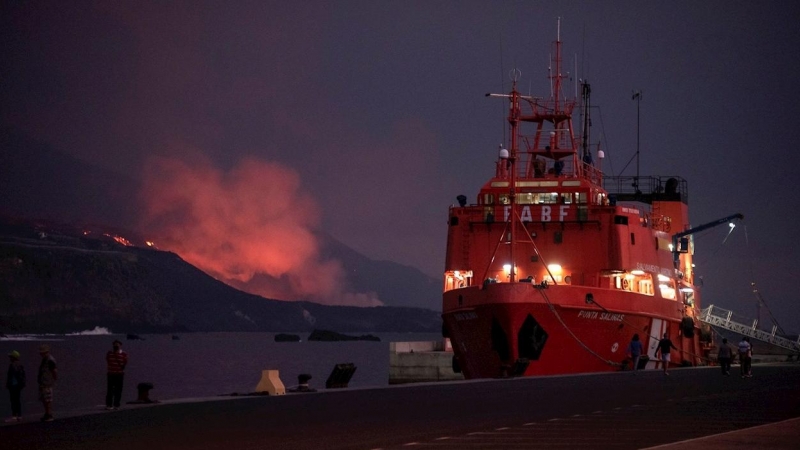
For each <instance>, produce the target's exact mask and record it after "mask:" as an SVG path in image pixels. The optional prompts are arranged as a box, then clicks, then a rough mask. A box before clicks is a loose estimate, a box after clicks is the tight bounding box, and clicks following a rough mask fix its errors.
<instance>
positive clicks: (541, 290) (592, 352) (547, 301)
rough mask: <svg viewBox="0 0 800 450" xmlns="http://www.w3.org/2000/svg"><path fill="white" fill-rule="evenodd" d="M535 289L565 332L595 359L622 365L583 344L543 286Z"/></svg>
mask: <svg viewBox="0 0 800 450" xmlns="http://www.w3.org/2000/svg"><path fill="white" fill-rule="evenodd" d="M536 290H538V291H539V293H540V294H542V297H543V298H544V301H545V302H546V303H547V306H548V307H549V308H550V311H551V312H552V313H553V314H554V315H555V316H556V319H558V321H559V322H561V325H562V326H563V327H564V329H565V330H567V333H569V334H570V336H572V338H573V339H575V342H577V343H578V344H579V345H580V346H581V347H583V348H584V349H585V350H586V351H587V352H589V353H591V354H592V355H594V356H595V357H597V359H599V360H601V361H603V362H604V363H606V364H608V365H610V366H617V367H622V363H618V362H615V361H611V360H610V359H606V358H604V357H603V356H601V355H600V354H599V353H597V352H595V351H594V350H592V349H591V348H589V346H588V345H586V344H584V343H583V341H581V340H580V339H579V338H578V336H576V335H575V333H573V332H572V330H570V328H569V327H568V326H567V324H566V323H565V322H564V319H562V318H561V315H560V314H559V313H558V311H556V308H555V306H553V303H552V302H551V301H550V298H549V297H547V294H545V292H544V290H545V288H536Z"/></svg>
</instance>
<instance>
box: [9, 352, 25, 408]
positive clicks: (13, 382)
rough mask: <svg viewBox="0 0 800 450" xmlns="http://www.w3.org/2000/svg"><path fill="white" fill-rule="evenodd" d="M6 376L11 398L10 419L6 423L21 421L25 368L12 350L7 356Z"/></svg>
mask: <svg viewBox="0 0 800 450" xmlns="http://www.w3.org/2000/svg"><path fill="white" fill-rule="evenodd" d="M8 359H9V364H8V374H7V376H6V389H8V394H9V396H10V397H11V417H9V418H8V419H6V422H21V421H22V401H21V396H22V388H24V387H25V367H23V366H22V363H20V362H19V352H18V351H16V350H14V351H13V352H11V353H9V354H8Z"/></svg>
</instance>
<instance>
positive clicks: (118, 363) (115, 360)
mask: <svg viewBox="0 0 800 450" xmlns="http://www.w3.org/2000/svg"><path fill="white" fill-rule="evenodd" d="M111 345H112V349H111V350H109V351H108V353H106V364H107V365H108V374H107V376H106V380H107V384H106V409H107V410H109V411H110V410H112V409H119V402H120V399H121V398H122V383H123V381H124V379H125V366H126V365H127V364H128V354H127V353H125V352H124V351H122V342H120V341H118V340H115V341H114V342H113V343H112V344H111Z"/></svg>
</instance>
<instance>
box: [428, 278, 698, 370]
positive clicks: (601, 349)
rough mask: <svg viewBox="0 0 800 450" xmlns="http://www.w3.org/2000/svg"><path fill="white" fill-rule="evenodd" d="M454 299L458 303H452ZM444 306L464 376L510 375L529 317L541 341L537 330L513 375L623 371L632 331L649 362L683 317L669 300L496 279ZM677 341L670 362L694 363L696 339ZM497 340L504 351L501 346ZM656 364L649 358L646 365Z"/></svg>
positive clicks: (460, 292) (448, 298)
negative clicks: (661, 340)
mask: <svg viewBox="0 0 800 450" xmlns="http://www.w3.org/2000/svg"><path fill="white" fill-rule="evenodd" d="M589 293H591V294H592V296H593V298H594V301H595V304H587V303H586V300H585V299H586V294H589ZM545 296H546V297H547V300H546V299H545ZM459 297H461V304H462V306H461V307H458V306H457V305H458V303H459ZM548 300H549V303H548ZM637 303H638V304H640V305H641V307H643V308H645V309H647V310H649V311H652V312H651V313H648V314H644V313H642V312H641V311H637V310H634V309H632V308H631V305H635V304H637ZM445 304H446V305H452V307H446V309H445V310H446V311H447V312H446V313H445V314H444V315H443V317H444V321H445V327H446V328H447V329H448V332H449V334H450V336H449V337H450V338H451V340H452V342H453V351H454V353H455V357H456V359H457V361H458V364H459V366H460V368H461V370H462V371H463V373H464V375H465V377H466V378H493V377H501V376H508V375H511V373H510V372H513V370H514V369H513V367H511V366H512V365H513V363H514V362H515V361H516V360H517V359H519V358H524V357H525V356H526V355H525V354H524V351H523V352H521V350H520V339H522V340H523V341H524V340H525V339H529V338H530V334H531V333H528V334H527V335H526V334H525V333H523V331H524V329H523V325H524V323H525V321H526V320H529V319H528V318H529V317H530V318H532V319H533V320H534V321H535V325H534V326H538V327H539V329H540V330H542V331H543V332H544V334H546V338H545V339H542V336H541V335H540V336H539V337H538V339H537V338H534V340H538V341H539V342H538V346H539V347H540V348H538V350H540V353H539V354H538V355H535V356H536V357H535V359H534V358H527V359H529V364H528V367H527V369H526V370H525V371H524V373H522V374H517V375H524V376H533V375H553V374H563V373H582V372H606V371H618V370H622V369H623V366H622V365H621V363H622V362H623V360H625V359H626V349H627V346H628V343H629V342H630V340H631V337H632V336H633V334H634V333H638V334H639V335H640V336H641V338H642V344H643V346H644V348H645V352H646V353H647V354H648V355H649V356H650V357H651V359H654V352H655V345H656V343H657V342H658V338H657V337H660V336H661V335H663V333H664V332H670V334H671V335H673V334H677V333H678V331H677V330H678V328H679V324H680V320H681V317H682V314H681V313H680V310H679V309H678V308H676V302H675V301H672V300H664V299H654V298H652V297H647V296H643V295H639V294H635V293H631V292H620V291H615V290H610V289H591V288H585V287H580V286H551V287H548V288H546V289H542V288H541V287H537V286H533V285H531V284H529V283H496V284H491V285H488V286H486V287H484V288H479V287H471V288H464V289H456V290H452V291H448V292H447V293H446V294H445ZM597 305H602V306H603V308H600V307H598V306H597ZM551 306H552V308H551ZM620 306H623V307H622V308H620ZM495 324H496V325H495ZM493 326H495V327H497V326H499V327H500V329H502V333H503V335H504V336H505V343H503V342H502V341H503V339H502V338H500V339H498V338H497V337H496V334H493V332H492V330H493ZM643 330H646V332H643ZM495 333H497V331H496V330H495ZM520 334H523V336H522V337H520ZM648 334H650V335H652V338H649V336H648ZM529 340H530V339H529ZM497 341H501V342H497ZM676 341H677V342H675V345H676V347H678V349H679V350H680V352H675V351H673V355H672V363H673V364H675V365H681V364H683V365H694V364H696V363H697V361H696V355H697V354H698V353H699V342H698V341H697V338H696V337H695V338H692V339H689V338H681V339H677V340H676ZM500 345H506V346H507V348H506V349H499V348H498V346H500ZM522 345H523V346H524V345H525V344H524V342H523V343H522ZM536 346H537V344H536V343H535V344H534V347H536ZM529 350H530V349H529ZM503 353H505V355H503ZM529 353H530V352H529ZM532 353H534V354H535V353H537V352H536V351H534V352H532ZM501 355H502V356H505V358H502V357H501ZM655 365H656V364H655V362H651V363H649V365H648V367H650V368H653V367H655ZM628 367H629V366H628Z"/></svg>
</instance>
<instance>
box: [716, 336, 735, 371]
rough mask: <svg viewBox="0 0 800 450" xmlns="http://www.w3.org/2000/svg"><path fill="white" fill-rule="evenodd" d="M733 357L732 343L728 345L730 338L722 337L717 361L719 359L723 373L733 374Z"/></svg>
mask: <svg viewBox="0 0 800 450" xmlns="http://www.w3.org/2000/svg"><path fill="white" fill-rule="evenodd" d="M732 359H733V349H732V348H731V346H730V345H728V339H726V338H723V339H722V345H720V346H719V352H718V353H717V361H719V366H720V368H722V374H723V375H725V376H731V360H732Z"/></svg>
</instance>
